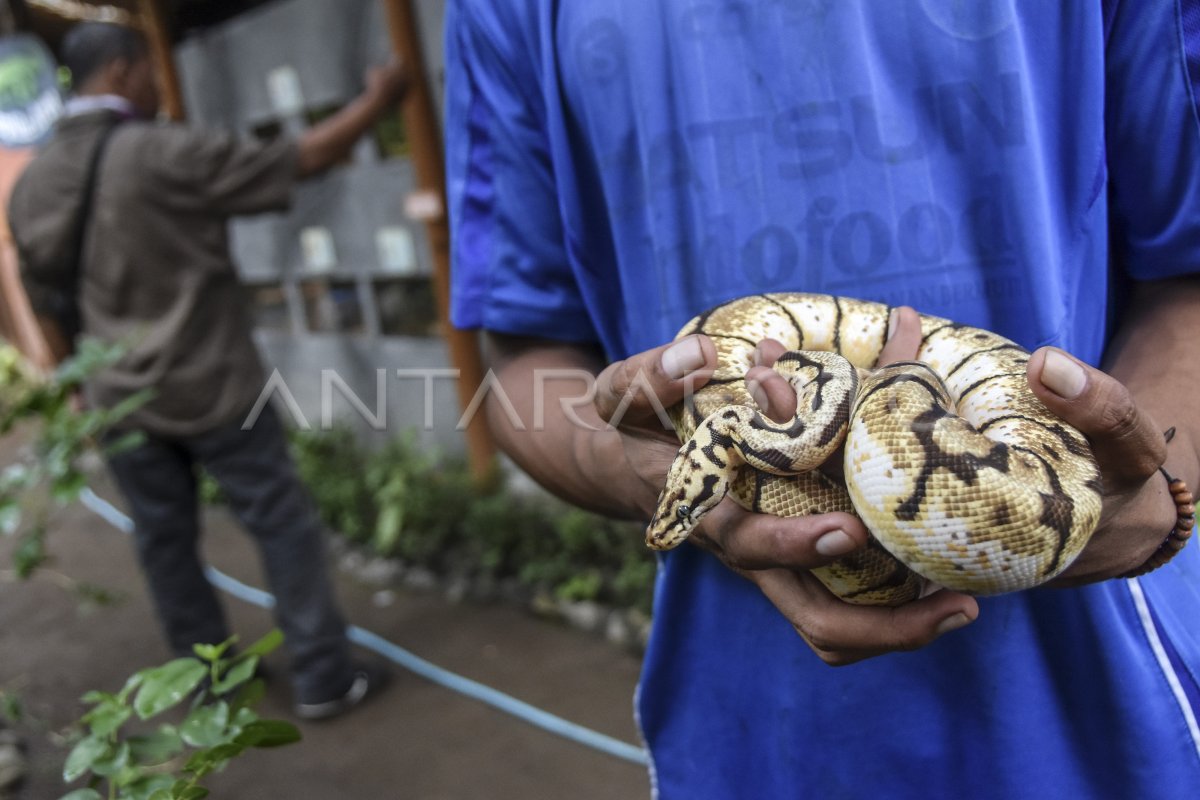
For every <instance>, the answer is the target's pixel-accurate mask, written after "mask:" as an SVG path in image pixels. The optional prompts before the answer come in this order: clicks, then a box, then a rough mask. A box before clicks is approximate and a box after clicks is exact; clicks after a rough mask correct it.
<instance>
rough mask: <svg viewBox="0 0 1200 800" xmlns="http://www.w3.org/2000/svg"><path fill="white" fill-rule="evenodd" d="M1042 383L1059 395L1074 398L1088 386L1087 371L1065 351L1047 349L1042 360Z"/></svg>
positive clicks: (1069, 398)
mask: <svg viewBox="0 0 1200 800" xmlns="http://www.w3.org/2000/svg"><path fill="white" fill-rule="evenodd" d="M1042 383H1043V384H1045V386H1046V388H1047V389H1049V390H1050V391H1052V392H1054V393H1055V394H1056V395H1058V396H1059V397H1064V398H1066V399H1067V400H1074V399H1075V398H1076V397H1079V395H1081V394H1082V393H1083V390H1084V387H1086V386H1087V373H1086V372H1084V371H1083V367H1081V366H1079V364H1078V363H1076V362H1075V361H1074V360H1072V359H1071V358H1069V357H1068V356H1067V355H1065V354H1064V353H1061V352H1059V351H1058V350H1047V351H1046V360H1045V361H1043V362H1042Z"/></svg>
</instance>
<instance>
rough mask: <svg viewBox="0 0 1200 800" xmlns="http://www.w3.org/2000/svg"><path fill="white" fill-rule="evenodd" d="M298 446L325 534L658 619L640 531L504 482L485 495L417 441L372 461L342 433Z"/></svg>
mask: <svg viewBox="0 0 1200 800" xmlns="http://www.w3.org/2000/svg"><path fill="white" fill-rule="evenodd" d="M292 446H293V452H294V454H295V457H296V462H297V465H298V468H299V471H300V475H301V477H302V478H303V479H304V481H305V483H307V484H308V486H309V489H310V490H311V492H312V494H313V497H314V498H315V500H316V504H317V508H318V511H319V513H320V514H321V517H322V518H323V520H324V521H325V523H326V524H327V525H328V526H329V527H330V528H332V529H333V530H335V531H338V532H340V533H341V534H343V535H345V536H346V537H347V538H348V539H350V540H351V541H355V542H358V543H361V544H364V545H367V546H368V547H370V548H371V549H372V550H374V551H375V552H376V553H378V554H379V555H382V556H385V557H389V558H397V559H400V560H402V561H404V562H405V563H407V564H410V565H416V566H420V567H424V568H426V569H429V570H431V571H433V572H435V573H438V574H448V573H453V574H468V575H474V576H476V577H487V578H492V579H515V580H516V581H518V582H519V583H520V584H522V585H524V586H526V587H528V588H529V589H530V590H531V591H545V592H549V593H551V594H553V595H555V596H557V597H560V598H562V599H564V600H596V601H599V602H605V603H610V604H614V605H619V606H623V607H630V608H638V609H640V610H642V611H647V612H648V611H649V608H650V599H651V594H652V588H653V584H654V574H655V563H654V559H653V557H652V556H651V555H650V554H649V553H648V552H647V550H646V548H645V546H644V545H643V544H642V534H641V531H640V530H639V528H638V526H635V525H633V524H630V523H626V522H618V521H614V520H610V519H606V518H604V517H600V516H597V515H595V514H590V513H587V512H584V511H581V510H579V509H576V508H573V507H571V506H568V505H567V504H565V503H562V502H560V501H558V500H555V499H553V498H551V497H549V496H548V495H545V494H542V493H540V492H538V493H530V492H517V491H513V490H512V489H510V488H509V487H508V486H506V485H505V484H504V482H503V481H500V480H497V481H494V482H492V483H490V484H488V485H486V486H480V485H478V484H477V483H476V482H475V481H474V480H472V477H471V474H470V471H469V470H468V469H467V467H466V465H465V464H464V463H463V462H462V461H460V460H457V459H453V458H445V457H441V458H439V457H436V456H434V455H431V454H429V453H428V452H426V451H423V450H422V449H421V448H420V447H418V446H417V444H416V442H415V441H414V440H413V439H412V438H411V437H401V438H398V439H396V440H394V441H392V442H390V443H388V444H387V445H386V446H385V447H383V448H381V449H379V450H376V451H368V450H367V449H366V448H364V447H363V446H362V445H360V444H359V443H358V440H357V438H356V437H355V435H354V433H353V432H352V431H350V430H349V429H347V428H334V429H333V430H327V431H298V432H296V433H294V434H293V437H292Z"/></svg>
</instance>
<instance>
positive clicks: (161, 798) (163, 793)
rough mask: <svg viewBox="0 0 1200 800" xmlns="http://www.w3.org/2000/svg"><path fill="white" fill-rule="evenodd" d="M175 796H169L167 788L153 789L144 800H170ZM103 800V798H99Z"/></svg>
mask: <svg viewBox="0 0 1200 800" xmlns="http://www.w3.org/2000/svg"><path fill="white" fill-rule="evenodd" d="M174 796H175V795H173V794H171V789H170V788H169V787H161V788H158V789H155V790H154V791H153V792H152V793H151V794H150V796H149V797H148V798H146V800H171V798H173V797H174ZM101 800H103V798H101Z"/></svg>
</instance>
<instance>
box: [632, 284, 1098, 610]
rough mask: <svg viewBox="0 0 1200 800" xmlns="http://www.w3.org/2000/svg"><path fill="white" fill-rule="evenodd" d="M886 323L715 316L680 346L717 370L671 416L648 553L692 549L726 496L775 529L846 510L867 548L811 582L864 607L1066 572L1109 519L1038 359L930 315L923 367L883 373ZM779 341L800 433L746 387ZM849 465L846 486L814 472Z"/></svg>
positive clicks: (749, 305) (837, 310)
mask: <svg viewBox="0 0 1200 800" xmlns="http://www.w3.org/2000/svg"><path fill="white" fill-rule="evenodd" d="M890 310H891V309H890V308H889V307H888V306H885V305H881V304H878V303H869V302H865V301H861V300H852V299H849V298H841V297H832V296H828V295H814V294H767V295H756V296H752V297H746V298H742V299H739V300H734V301H731V302H729V303H725V304H724V305H720V306H718V307H716V308H714V309H712V310H710V311H708V312H706V313H704V314H701V315H700V316H698V317H696V318H695V319H693V320H692V321H691V322H689V323H688V324H687V325H686V326H684V328H683V330H681V331H680V333H679V337H677V338H682V337H684V336H687V335H690V334H693V333H703V334H706V335H707V336H709V337H710V338H711V339H712V341H713V342H714V344H715V345H716V347H717V352H718V360H719V365H720V366H719V368H718V370H717V372H716V374H715V375H714V376H713V378H712V380H711V381H710V382H709V383H708V384H707V385H706V386H704V387H703V388H701V389H699V390H698V391H697V392H696V393H695V395H694V396H693V397H692V398H691V400H690V401H689V402H687V403H683V404H680V405H678V406H676V407H675V408H673V409H671V415H672V421H673V422H674V424H675V429H676V432H677V433H678V435H679V438H680V441H682V442H684V445H683V447H682V448H680V450H679V454H678V455H677V456H676V459H675V462H674V464H673V465H672V467H671V469H670V472H669V473H668V476H667V482H666V486H665V488H664V489H663V491H662V494H661V495H660V497H659V504H658V510H657V512H656V514H655V516H654V519H653V520H652V521H651V523H650V527H649V528H648V530H647V534H646V541H647V544H648V545H649V546H650V547H652V548H655V549H668V548H671V547H675V546H676V545H678V544H680V543H681V542H683V541H684V540H685V539H686V538H687V537H688V536H689V534H690V533H691V531H692V529H693V528H694V527H695V526H696V524H697V523H698V522H699V521H700V519H701V518H702V517H703V515H704V514H705V513H707V511H708V510H710V509H711V508H713V507H714V506H715V505H716V504H717V503H719V502H720V501H721V499H722V498H724V497H725V495H726V494H729V495H730V496H731V497H732V498H733V499H734V500H735V501H737V502H738V503H739V504H740V505H742V506H743V507H745V508H747V509H749V510H752V511H758V512H763V513H768V514H775V515H779V516H800V515H807V514H818V513H827V512H833V511H846V512H851V513H856V514H857V515H858V516H859V517H860V518H861V519H862V520H863V522H864V523H865V524H866V526H867V528H868V529H869V530H870V531H871V533H872V534H873V541H872V543H871V546H870V547H869V548H866V549H865V550H863V551H860V552H859V553H855V554H852V555H851V556H849V557H846V558H843V559H840V560H839V561H837V562H835V563H834V564H831V565H830V566H828V567H824V568H821V569H816V570H813V573H814V575H816V576H817V577H818V578H819V579H820V580H821V581H822V582H823V583H824V584H825V585H826V586H827V587H828V588H829V589H830V590H831V591H832V592H833V593H834V594H836V595H838V596H839V597H841V598H843V599H845V600H847V601H849V602H853V603H861V604H871V605H894V604H898V603H903V602H906V601H908V600H911V599H913V598H915V597H917V596H919V594H920V592H921V591H922V589H923V587H924V585H925V582H926V581H933V582H935V583H937V584H940V585H942V586H946V587H948V588H951V589H955V590H958V591H963V592H969V593H972V594H979V595H986V594H999V593H1002V592H1011V591H1016V590H1020V589H1027V588H1030V587H1033V586H1037V585H1038V584H1041V583H1044V582H1045V581H1047V580H1050V579H1051V578H1053V577H1054V576H1055V575H1058V574H1059V573H1060V572H1062V571H1063V570H1064V569H1066V568H1067V567H1068V566H1069V565H1070V563H1071V562H1072V560H1073V559H1074V558H1075V557H1076V556H1077V555H1078V554H1079V552H1080V551H1081V550H1082V549H1083V547H1084V545H1085V544H1087V541H1088V539H1089V537H1090V536H1091V534H1092V531H1093V530H1094V529H1095V527H1096V524H1097V522H1098V520H1099V517H1100V506H1101V482H1100V471H1099V468H1098V467H1097V465H1096V462H1095V460H1094V458H1093V457H1092V454H1091V449H1090V447H1089V445H1088V442H1087V440H1086V439H1085V438H1084V436H1083V435H1082V434H1081V433H1079V432H1078V431H1077V430H1075V429H1074V428H1071V427H1070V426H1068V425H1067V424H1066V423H1064V422H1062V421H1061V420H1060V419H1059V418H1058V417H1056V416H1054V415H1053V414H1052V413H1051V412H1050V411H1049V410H1047V409H1046V407H1045V406H1043V405H1042V403H1041V402H1040V401H1039V400H1038V399H1037V398H1036V397H1035V396H1034V395H1033V393H1032V392H1031V391H1030V390H1029V387H1028V383H1027V381H1026V377H1025V365H1026V363H1027V362H1028V360H1029V353H1028V352H1027V351H1026V350H1025V349H1023V348H1022V347H1020V346H1019V345H1017V344H1015V343H1013V342H1011V341H1009V340H1007V339H1005V338H1003V337H1001V336H998V335H996V334H994V333H990V332H988V331H985V330H981V329H979V328H970V327H967V326H964V325H959V324H956V323H954V322H951V321H949V320H945V319H940V318H937V317H930V316H924V315H922V316H921V331H922V337H923V338H922V341H921V346H920V350H919V352H918V354H917V361H916V362H906V363H901V364H895V365H892V366H889V367H885V368H883V369H879V370H873V371H872V368H873V367H874V365H875V363H876V361H877V359H878V357H879V353H880V351H881V349H882V348H883V345H884V342H885V340H886V336H887V324H888V314H889V312H890ZM768 338H770V339H776V340H778V341H780V342H782V343H783V344H784V345H785V347H787V348H788V352H787V353H786V354H785V355H784V356H782V357H781V358H780V359H779V361H778V362H777V363H776V364H775V369H776V371H778V372H779V373H780V374H782V375H783V376H784V377H786V378H787V379H788V380H789V381H790V382H791V384H792V386H793V387H794V388H795V389H796V391H797V395H798V401H799V402H798V411H797V414H796V416H795V418H794V419H792V420H790V421H788V422H786V423H777V422H774V421H772V420H771V419H769V418H768V417H766V416H765V415H763V414H761V413H759V411H758V409H757V406H756V405H755V403H754V401H753V400H752V399H751V398H750V395H749V393H748V392H747V391H746V389H745V386H744V382H743V380H742V378H743V377H744V375H745V373H746V371H747V370H748V369H749V368H750V367H751V366H752V365H753V358H754V349H755V346H756V345H757V343H758V342H760V341H762V340H763V339H768ZM843 443H844V445H845V449H844V474H845V482H844V485H843V484H842V483H841V482H840V481H838V480H835V479H833V478H831V477H829V476H828V475H827V474H826V473H825V472H822V471H820V470H818V469H817V467H818V466H820V465H821V464H823V463H824V462H825V461H826V460H827V459H829V458H830V457H831V456H832V455H834V454H835V453H836V451H837V450H838V448H839V447H841V446H842V445H843Z"/></svg>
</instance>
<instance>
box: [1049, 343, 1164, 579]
mask: <svg viewBox="0 0 1200 800" xmlns="http://www.w3.org/2000/svg"><path fill="white" fill-rule="evenodd" d="M1026 374H1027V376H1028V379H1029V386H1030V388H1031V389H1032V390H1033V392H1034V394H1036V395H1037V396H1038V398H1039V399H1040V400H1041V401H1042V402H1043V403H1044V404H1045V405H1046V407H1047V408H1049V409H1050V410H1051V411H1053V412H1054V413H1055V414H1057V415H1058V416H1060V417H1062V419H1063V420H1064V421H1065V422H1068V423H1069V424H1071V425H1073V426H1074V427H1076V428H1078V429H1079V430H1080V431H1081V432H1082V433H1083V434H1084V435H1085V436H1087V438H1088V440H1089V441H1090V442H1091V445H1092V452H1093V454H1094V455H1095V457H1096V461H1097V462H1098V464H1099V465H1100V474H1101V477H1102V479H1103V482H1104V505H1103V508H1102V510H1101V514H1100V524H1099V525H1098V526H1097V528H1096V531H1095V533H1094V534H1092V538H1091V541H1090V542H1089V543H1088V545H1087V547H1085V548H1084V550H1083V552H1082V553H1081V554H1080V555H1079V557H1078V558H1077V559H1076V560H1075V563H1073V564H1072V565H1071V566H1070V567H1069V568H1068V569H1067V570H1066V571H1065V572H1063V574H1062V575H1060V576H1059V577H1058V578H1057V579H1055V580H1054V581H1053V582H1052V583H1051V585H1053V586H1060V587H1061V586H1078V585H1082V584H1086V583H1093V582H1096V581H1101V580H1105V579H1108V578H1114V577H1118V576H1120V575H1123V574H1125V573H1126V572H1129V571H1130V570H1133V569H1135V568H1137V567H1139V566H1141V565H1142V564H1143V563H1145V561H1146V559H1147V558H1149V557H1150V555H1151V554H1152V553H1153V552H1154V551H1155V550H1157V549H1158V547H1159V545H1161V544H1162V543H1163V540H1164V539H1166V536H1167V534H1168V533H1169V532H1170V531H1171V529H1172V528H1173V527H1174V525H1175V519H1176V509H1175V503H1174V501H1173V500H1172V499H1171V495H1170V492H1169V491H1168V489H1167V482H1166V480H1164V479H1163V478H1162V477H1161V476H1160V475H1157V474H1156V473H1157V472H1158V468H1159V467H1160V466H1162V464H1163V463H1164V461H1165V460H1166V454H1167V450H1166V443H1165V441H1164V439H1163V430H1164V428H1165V427H1166V426H1161V427H1160V424H1159V422H1158V421H1156V420H1154V419H1153V418H1152V417H1151V416H1150V415H1149V414H1148V413H1146V412H1145V411H1144V410H1142V409H1140V408H1139V407H1138V405H1137V403H1136V402H1135V401H1134V398H1133V395H1132V394H1130V392H1129V390H1128V389H1127V388H1126V387H1125V386H1123V385H1122V384H1121V383H1120V382H1119V381H1117V380H1116V379H1115V378H1113V377H1112V376H1110V375H1107V374H1105V373H1104V372H1101V371H1100V370H1098V369H1095V368H1093V367H1090V366H1088V365H1086V364H1084V363H1082V362H1081V361H1078V360H1076V359H1075V358H1073V357H1071V356H1070V355H1067V354H1066V353H1064V352H1063V351H1062V350H1059V349H1057V348H1054V347H1043V348H1041V349H1040V350H1038V351H1036V352H1035V353H1034V354H1033V355H1032V356H1031V357H1030V359H1029V366H1028V368H1027V371H1026ZM1184 446H1185V447H1186V446H1187V444H1185V445H1184Z"/></svg>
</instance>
